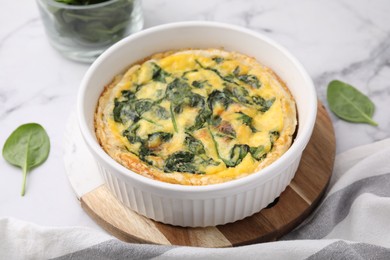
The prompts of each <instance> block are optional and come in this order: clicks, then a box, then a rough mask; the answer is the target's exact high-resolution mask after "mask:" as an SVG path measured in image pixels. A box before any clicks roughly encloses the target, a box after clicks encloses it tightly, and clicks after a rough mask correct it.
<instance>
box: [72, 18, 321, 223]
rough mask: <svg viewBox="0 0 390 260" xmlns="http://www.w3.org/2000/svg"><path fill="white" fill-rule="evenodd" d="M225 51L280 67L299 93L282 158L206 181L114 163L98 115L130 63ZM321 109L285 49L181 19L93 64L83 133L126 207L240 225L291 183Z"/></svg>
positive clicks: (168, 219) (174, 219)
mask: <svg viewBox="0 0 390 260" xmlns="http://www.w3.org/2000/svg"><path fill="white" fill-rule="evenodd" d="M221 47H222V48H224V49H226V50H231V51H237V52H241V53H243V54H246V55H249V56H252V57H255V58H256V59H257V60H258V61H259V62H260V63H263V64H264V65H266V66H268V67H270V68H271V69H272V70H274V71H275V72H276V73H277V74H278V75H279V76H280V77H281V79H282V80H284V81H285V83H286V84H287V86H288V87H289V89H290V91H291V93H292V94H293V96H294V98H295V100H296V104H297V109H298V122H299V123H298V124H299V128H298V133H297V135H296V138H295V140H294V142H293V144H292V146H291V147H290V149H289V150H288V151H287V152H286V153H285V154H284V155H283V156H281V157H280V158H279V159H278V160H277V161H275V162H274V163H272V164H271V165H269V166H268V167H266V168H265V169H263V170H261V171H260V172H258V173H254V174H251V175H249V176H246V177H244V178H241V179H237V180H233V181H229V182H225V183H221V184H214V185H206V186H185V185H177V184H170V183H165V182H160V181H156V180H152V179H149V178H146V177H144V176H141V175H139V174H137V173H134V172H132V171H130V170H128V169H127V168H125V167H124V166H122V165H120V164H119V163H117V162H116V161H114V160H113V159H112V158H111V157H110V156H109V155H108V154H106V153H105V152H104V150H103V149H102V148H101V147H100V145H99V143H98V142H97V139H96V136H95V132H94V112H95V109H96V104H97V100H98V98H99V96H100V94H101V92H102V90H103V88H104V86H105V85H107V84H108V83H110V82H111V80H112V79H113V77H114V76H115V75H117V74H119V73H120V72H123V71H124V70H125V69H126V68H128V67H129V65H131V64H132V63H134V62H136V61H139V60H141V59H143V58H145V57H148V56H150V55H151V54H154V53H158V52H163V51H167V50H175V49H184V48H221ZM316 113H317V97H316V92H315V88H314V86H313V83H312V80H311V79H310V77H309V76H308V74H307V72H306V71H305V69H304V68H303V67H302V65H301V64H300V63H299V62H298V61H297V60H296V59H295V58H294V57H293V56H292V55H291V54H290V53H289V52H288V51H287V50H286V49H285V48H283V47H281V46H280V45H279V44H277V43H275V42H274V41H272V40H270V39H268V38H267V37H265V36H263V35H261V34H258V33H256V32H254V31H251V30H248V29H245V28H241V27H237V26H232V25H227V24H221V23H214V22H181V23H173V24H166V25H162V26H157V27H153V28H150V29H147V30H144V31H142V32H139V33H136V34H134V35H132V36H130V37H128V38H125V39H123V40H122V41H120V42H118V43H116V44H115V45H113V46H112V47H111V48H109V49H108V50H107V51H105V52H104V53H103V54H102V55H101V56H100V57H99V58H98V59H97V60H96V61H95V62H94V63H93V64H92V65H91V67H90V68H89V70H88V71H87V73H86V74H85V76H84V79H83V80H82V83H81V87H80V91H79V94H78V119H79V124H80V129H81V132H82V135H83V137H84V139H85V141H86V143H87V146H88V147H89V149H90V151H91V152H92V154H93V156H94V158H95V159H96V161H97V163H98V165H99V168H100V173H101V174H102V176H103V177H104V179H105V181H106V183H107V185H108V187H109V188H110V190H111V191H112V193H113V194H114V195H115V196H116V197H117V198H118V199H119V200H120V201H121V202H122V203H123V204H124V205H125V206H127V207H129V208H130V209H132V210H134V211H136V212H138V213H139V214H141V215H144V216H146V217H148V218H151V219H154V220H156V221H160V222H163V223H167V224H172V225H179V226H190V227H204V226H215V225H220V224H225V223H229V222H234V221H237V220H240V219H243V218H245V217H247V216H250V215H252V214H254V213H256V212H258V211H260V210H261V209H263V208H264V207H266V206H267V205H268V204H269V203H271V202H272V201H274V199H275V198H276V197H278V196H279V195H280V193H281V192H282V191H283V190H284V189H285V188H286V186H287V185H288V184H289V183H290V181H291V180H292V178H293V177H294V174H295V172H296V170H297V167H298V165H299V162H300V158H301V155H302V152H303V150H304V149H305V147H306V144H307V143H308V141H309V139H310V136H311V134H312V130H313V127H314V123H315V119H316Z"/></svg>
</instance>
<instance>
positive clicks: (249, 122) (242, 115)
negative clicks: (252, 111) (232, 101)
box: [237, 112, 257, 133]
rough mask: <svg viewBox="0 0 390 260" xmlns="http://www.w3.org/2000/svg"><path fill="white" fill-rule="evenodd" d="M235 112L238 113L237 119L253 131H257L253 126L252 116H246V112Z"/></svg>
mask: <svg viewBox="0 0 390 260" xmlns="http://www.w3.org/2000/svg"><path fill="white" fill-rule="evenodd" d="M237 114H240V116H239V117H238V120H241V121H242V123H243V124H244V125H247V126H249V128H250V129H251V130H252V132H253V133H255V132H257V129H256V128H255V127H254V126H253V118H252V117H250V116H248V115H247V114H245V113H243V112H238V113H237Z"/></svg>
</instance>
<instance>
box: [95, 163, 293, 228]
mask: <svg viewBox="0 0 390 260" xmlns="http://www.w3.org/2000/svg"><path fill="white" fill-rule="evenodd" d="M299 162H300V156H299V157H298V158H296V160H294V161H293V162H292V163H291V164H290V165H289V166H288V167H287V168H286V169H285V170H284V171H283V172H282V173H280V174H277V173H276V174H275V175H274V177H273V178H270V179H269V180H268V181H267V182H265V183H262V184H259V186H256V187H254V188H253V189H250V190H247V191H244V192H236V193H235V190H230V191H229V192H228V195H227V196H225V197H219V198H208V197H207V194H206V196H205V199H193V200H192V199H182V198H177V197H175V196H174V192H173V193H172V194H173V195H172V196H171V197H165V196H159V195H156V194H152V193H150V192H147V191H142V190H140V189H139V188H137V187H134V185H133V184H132V183H129V182H124V181H122V180H120V179H118V178H117V177H116V176H115V173H114V172H110V171H109V170H108V169H106V168H104V167H103V166H102V165H100V164H99V163H98V165H99V169H100V173H101V174H102V176H103V178H104V179H105V181H106V183H107V185H108V187H109V189H110V190H111V192H112V193H113V194H114V195H115V196H116V197H117V198H118V199H119V200H120V201H121V202H122V203H123V204H124V205H125V206H127V207H129V208H130V209H132V210H134V211H136V212H138V213H139V214H141V215H144V216H146V217H148V218H151V219H153V220H156V221H159V222H163V223H166V224H172V225H177V226H189V227H206V226H216V225H221V224H226V223H230V222H234V221H237V220H240V219H243V218H245V217H248V216H251V215H253V214H254V213H256V212H259V211H260V210H261V209H263V208H265V207H266V206H267V205H268V204H269V203H271V202H273V201H274V200H275V198H277V197H278V196H279V195H280V193H281V192H282V191H283V190H284V189H285V188H286V187H287V185H288V184H289V183H290V181H291V180H292V178H293V177H294V175H295V172H296V170H297V168H298V165H299Z"/></svg>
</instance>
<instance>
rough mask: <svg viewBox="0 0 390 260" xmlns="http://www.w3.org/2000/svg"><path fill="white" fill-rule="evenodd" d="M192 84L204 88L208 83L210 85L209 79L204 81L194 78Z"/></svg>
mask: <svg viewBox="0 0 390 260" xmlns="http://www.w3.org/2000/svg"><path fill="white" fill-rule="evenodd" d="M191 85H192V86H193V87H194V88H204V87H205V86H206V85H208V83H207V79H206V80H202V81H199V80H194V81H193V82H192V84H191Z"/></svg>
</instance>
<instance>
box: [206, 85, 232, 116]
mask: <svg viewBox="0 0 390 260" xmlns="http://www.w3.org/2000/svg"><path fill="white" fill-rule="evenodd" d="M207 103H208V105H209V107H210V109H211V111H213V109H214V107H216V106H217V105H218V104H220V105H221V106H223V107H224V108H225V109H227V108H228V106H229V105H230V104H232V103H233V101H232V100H231V99H230V98H229V96H228V95H226V93H225V92H221V91H219V90H214V91H213V92H211V94H210V95H209V97H208V98H207Z"/></svg>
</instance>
